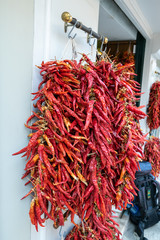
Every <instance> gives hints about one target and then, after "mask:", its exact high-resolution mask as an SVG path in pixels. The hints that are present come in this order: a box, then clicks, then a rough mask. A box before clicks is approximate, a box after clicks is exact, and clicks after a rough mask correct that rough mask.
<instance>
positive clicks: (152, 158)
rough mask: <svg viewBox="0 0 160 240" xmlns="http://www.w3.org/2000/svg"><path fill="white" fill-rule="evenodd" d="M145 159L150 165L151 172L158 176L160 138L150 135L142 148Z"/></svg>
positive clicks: (159, 167)
mask: <svg viewBox="0 0 160 240" xmlns="http://www.w3.org/2000/svg"><path fill="white" fill-rule="evenodd" d="M144 155H145V161H149V162H150V163H151V165H152V172H151V173H152V174H153V175H154V176H155V177H158V176H159V174H160V139H159V138H157V137H153V136H152V137H150V139H149V140H147V142H146V144H145V148H144Z"/></svg>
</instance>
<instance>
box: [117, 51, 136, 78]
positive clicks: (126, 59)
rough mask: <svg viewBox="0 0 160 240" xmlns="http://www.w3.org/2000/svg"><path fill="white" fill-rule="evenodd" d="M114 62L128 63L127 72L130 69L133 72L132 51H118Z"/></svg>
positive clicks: (133, 60)
mask: <svg viewBox="0 0 160 240" xmlns="http://www.w3.org/2000/svg"><path fill="white" fill-rule="evenodd" d="M114 62H115V63H118V64H122V65H125V66H127V65H128V72H129V71H130V72H132V73H133V74H134V72H135V59H134V54H133V53H132V52H128V51H125V52H118V53H117V55H116V56H115V57H114ZM134 75H135V74H134ZM131 78H132V77H131Z"/></svg>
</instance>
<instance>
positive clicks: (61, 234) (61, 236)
mask: <svg viewBox="0 0 160 240" xmlns="http://www.w3.org/2000/svg"><path fill="white" fill-rule="evenodd" d="M59 237H60V238H61V240H62V239H64V238H63V233H62V226H61V227H60V230H59Z"/></svg>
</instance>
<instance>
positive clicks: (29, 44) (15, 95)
mask: <svg viewBox="0 0 160 240" xmlns="http://www.w3.org/2000/svg"><path fill="white" fill-rule="evenodd" d="M33 10H34V1H33V0H1V1H0V35H1V37H0V239H1V240H22V239H23V240H30V220H29V216H28V214H27V211H28V209H29V202H30V200H29V199H25V200H23V201H21V200H20V199H21V198H22V196H24V195H25V194H26V193H27V191H28V188H27V187H24V181H22V180H21V176H22V173H23V169H24V165H25V162H24V160H23V159H21V158H20V157H19V156H18V157H12V153H14V152H16V151H18V150H20V149H21V148H23V147H24V146H26V144H27V134H28V131H27V130H26V129H25V127H24V122H25V120H26V118H27V117H28V116H29V115H30V111H31V107H30V106H31V104H30V92H31V82H32V59H33Z"/></svg>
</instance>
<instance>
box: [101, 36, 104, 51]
mask: <svg viewBox="0 0 160 240" xmlns="http://www.w3.org/2000/svg"><path fill="white" fill-rule="evenodd" d="M103 43H104V36H102V43H101V48H100V51H101V52H102V48H103Z"/></svg>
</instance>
